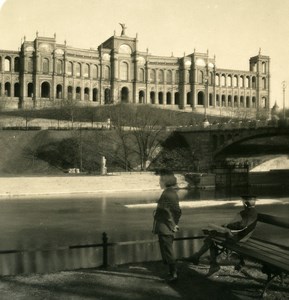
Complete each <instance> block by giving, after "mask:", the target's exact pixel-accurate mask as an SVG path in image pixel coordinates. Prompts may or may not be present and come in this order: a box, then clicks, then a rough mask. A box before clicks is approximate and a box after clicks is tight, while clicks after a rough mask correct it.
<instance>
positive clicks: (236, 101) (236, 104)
mask: <svg viewBox="0 0 289 300" xmlns="http://www.w3.org/2000/svg"><path fill="white" fill-rule="evenodd" d="M238 106H239V105H238V96H234V107H238Z"/></svg>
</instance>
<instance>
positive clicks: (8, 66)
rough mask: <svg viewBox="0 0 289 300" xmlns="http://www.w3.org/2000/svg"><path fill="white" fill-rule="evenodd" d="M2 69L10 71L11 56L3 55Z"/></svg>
mask: <svg viewBox="0 0 289 300" xmlns="http://www.w3.org/2000/svg"><path fill="white" fill-rule="evenodd" d="M4 71H5V72H10V71H11V58H10V57H9V56H6V57H5V61H4Z"/></svg>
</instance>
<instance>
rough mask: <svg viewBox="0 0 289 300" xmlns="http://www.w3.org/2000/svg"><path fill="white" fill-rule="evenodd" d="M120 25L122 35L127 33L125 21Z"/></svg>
mask: <svg viewBox="0 0 289 300" xmlns="http://www.w3.org/2000/svg"><path fill="white" fill-rule="evenodd" d="M119 25H120V26H121V28H122V29H121V35H125V30H126V29H127V27H126V26H125V23H119Z"/></svg>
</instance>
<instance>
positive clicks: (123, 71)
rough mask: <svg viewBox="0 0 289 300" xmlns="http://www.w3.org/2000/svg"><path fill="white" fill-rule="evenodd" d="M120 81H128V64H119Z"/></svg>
mask: <svg viewBox="0 0 289 300" xmlns="http://www.w3.org/2000/svg"><path fill="white" fill-rule="evenodd" d="M120 79H121V80H125V81H128V63H127V62H124V61H123V62H121V64H120Z"/></svg>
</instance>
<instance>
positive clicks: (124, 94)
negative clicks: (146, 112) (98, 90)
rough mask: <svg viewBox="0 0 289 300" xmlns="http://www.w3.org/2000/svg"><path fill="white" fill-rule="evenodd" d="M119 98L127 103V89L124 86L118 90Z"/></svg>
mask: <svg viewBox="0 0 289 300" xmlns="http://www.w3.org/2000/svg"><path fill="white" fill-rule="evenodd" d="M120 99H121V102H122V103H129V89H128V88H127V87H126V86H124V87H123V88H122V89H121V91H120Z"/></svg>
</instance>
